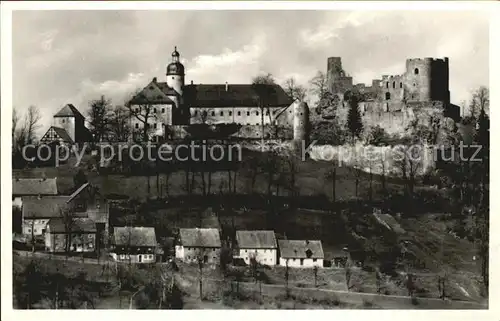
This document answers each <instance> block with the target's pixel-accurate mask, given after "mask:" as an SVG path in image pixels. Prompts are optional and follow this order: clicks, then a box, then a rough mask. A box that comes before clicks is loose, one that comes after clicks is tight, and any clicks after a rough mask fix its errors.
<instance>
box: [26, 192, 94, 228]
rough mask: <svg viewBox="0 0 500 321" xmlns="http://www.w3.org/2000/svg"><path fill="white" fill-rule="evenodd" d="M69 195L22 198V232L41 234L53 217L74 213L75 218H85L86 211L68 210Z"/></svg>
mask: <svg viewBox="0 0 500 321" xmlns="http://www.w3.org/2000/svg"><path fill="white" fill-rule="evenodd" d="M68 200H69V196H44V197H40V196H26V197H23V198H22V202H23V207H22V222H23V223H22V226H23V228H22V231H23V232H22V233H23V234H24V235H28V236H30V235H33V236H35V237H36V236H40V235H43V234H44V233H45V231H46V226H47V223H48V222H49V221H50V220H51V219H53V218H63V217H64V216H67V215H72V217H74V218H85V217H86V214H85V213H74V214H72V213H69V212H68V208H69V205H68Z"/></svg>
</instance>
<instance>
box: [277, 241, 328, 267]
mask: <svg viewBox="0 0 500 321" xmlns="http://www.w3.org/2000/svg"><path fill="white" fill-rule="evenodd" d="M278 245H279V251H280V265H282V266H286V265H288V266H289V267H304V268H308V267H314V266H317V267H323V260H324V258H325V255H324V253H323V247H322V245H321V241H317V240H314V241H310V240H278Z"/></svg>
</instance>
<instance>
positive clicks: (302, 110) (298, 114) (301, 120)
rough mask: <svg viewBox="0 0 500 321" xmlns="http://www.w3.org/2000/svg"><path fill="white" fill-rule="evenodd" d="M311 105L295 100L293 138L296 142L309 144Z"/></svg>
mask: <svg viewBox="0 0 500 321" xmlns="http://www.w3.org/2000/svg"><path fill="white" fill-rule="evenodd" d="M309 129H310V126H309V107H308V106H307V104H306V103H305V102H300V103H299V102H295V103H294V105H293V140H294V141H295V142H296V143H302V141H304V142H305V145H306V146H307V145H308V144H309Z"/></svg>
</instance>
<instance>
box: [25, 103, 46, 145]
mask: <svg viewBox="0 0 500 321" xmlns="http://www.w3.org/2000/svg"><path fill="white" fill-rule="evenodd" d="M41 119H42V115H41V114H40V110H38V108H37V107H35V106H30V107H29V108H28V112H27V114H26V118H25V125H24V127H25V128H26V143H27V144H33V142H34V141H35V139H36V131H37V130H38V129H39V128H40V120H41Z"/></svg>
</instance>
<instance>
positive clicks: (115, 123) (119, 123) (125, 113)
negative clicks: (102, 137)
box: [109, 106, 131, 142]
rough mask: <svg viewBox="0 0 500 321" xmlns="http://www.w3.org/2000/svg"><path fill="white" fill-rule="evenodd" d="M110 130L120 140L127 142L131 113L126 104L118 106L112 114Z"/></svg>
mask: <svg viewBox="0 0 500 321" xmlns="http://www.w3.org/2000/svg"><path fill="white" fill-rule="evenodd" d="M109 130H110V132H111V133H113V135H114V136H115V139H116V140H117V141H119V142H125V141H127V139H128V138H129V136H130V132H131V128H130V113H129V109H127V108H125V107H124V106H116V107H115V108H114V109H113V110H112V111H111V115H110V120H109Z"/></svg>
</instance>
